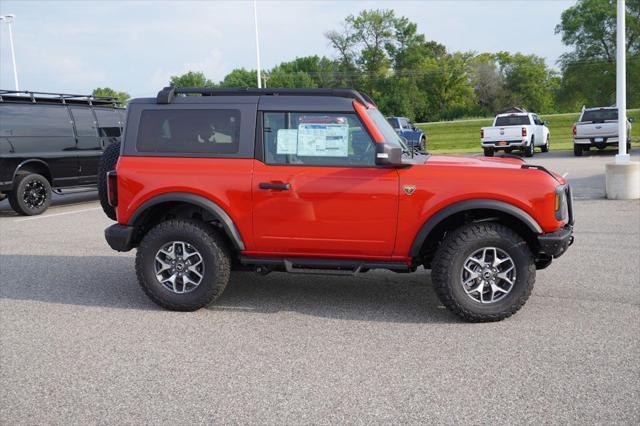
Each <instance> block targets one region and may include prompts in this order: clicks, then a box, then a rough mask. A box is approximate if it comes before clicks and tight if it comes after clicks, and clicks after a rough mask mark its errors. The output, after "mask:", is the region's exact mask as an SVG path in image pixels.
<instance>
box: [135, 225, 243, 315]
mask: <svg viewBox="0 0 640 426" xmlns="http://www.w3.org/2000/svg"><path fill="white" fill-rule="evenodd" d="M171 241H184V242H186V243H188V244H190V245H192V246H193V247H195V248H196V250H198V251H199V252H200V253H201V254H202V258H203V262H204V276H203V278H202V282H201V283H200V285H198V287H197V288H196V289H194V290H193V291H191V292H189V293H183V294H176V293H173V292H172V291H170V290H168V289H167V288H165V287H164V286H163V285H162V284H161V283H160V282H159V281H158V280H157V279H156V275H155V269H154V264H155V256H156V253H157V252H158V250H159V249H160V248H161V247H162V246H163V245H164V244H166V243H168V242H171ZM230 271H231V261H230V255H229V250H228V248H227V246H226V244H225V243H224V241H223V239H222V238H220V236H219V235H218V234H217V232H216V231H215V229H214V228H213V227H211V226H210V225H207V224H206V223H204V222H200V221H195V220H187V219H171V220H168V221H165V222H161V223H160V224H158V225H156V226H155V227H154V228H152V229H151V230H150V231H149V232H148V233H147V234H146V235H145V236H144V238H143V239H142V241H141V243H140V246H139V247H138V252H137V253H136V274H137V276H138V283H139V284H140V287H142V290H143V291H144V292H145V293H146V294H147V296H149V298H150V299H151V300H152V301H153V302H155V303H156V304H157V305H159V306H161V307H163V308H165V309H169V310H172V311H196V310H198V309H200V308H203V307H205V306H207V305H209V304H210V303H212V302H213V301H214V300H216V299H217V298H218V297H219V296H220V295H221V294H222V292H223V291H224V289H225V288H226V286H227V283H228V282H229V274H230Z"/></svg>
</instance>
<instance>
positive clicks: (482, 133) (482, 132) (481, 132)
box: [480, 129, 484, 138]
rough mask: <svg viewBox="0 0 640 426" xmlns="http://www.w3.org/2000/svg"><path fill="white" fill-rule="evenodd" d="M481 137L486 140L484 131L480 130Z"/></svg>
mask: <svg viewBox="0 0 640 426" xmlns="http://www.w3.org/2000/svg"><path fill="white" fill-rule="evenodd" d="M480 137H481V138H484V129H480Z"/></svg>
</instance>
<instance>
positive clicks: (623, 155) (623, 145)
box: [616, 0, 631, 163]
mask: <svg viewBox="0 0 640 426" xmlns="http://www.w3.org/2000/svg"><path fill="white" fill-rule="evenodd" d="M624 3H625V2H624V0H618V16H617V17H616V19H617V25H616V31H617V34H616V35H617V39H618V40H617V47H616V53H617V58H616V104H618V155H616V163H626V162H628V161H629V160H631V158H630V156H629V154H628V153H627V66H626V60H627V54H626V53H627V52H625V50H626V42H625V29H626V25H625V14H626V12H627V11H626V8H625V4H624Z"/></svg>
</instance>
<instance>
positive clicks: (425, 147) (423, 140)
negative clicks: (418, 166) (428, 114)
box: [420, 135, 427, 152]
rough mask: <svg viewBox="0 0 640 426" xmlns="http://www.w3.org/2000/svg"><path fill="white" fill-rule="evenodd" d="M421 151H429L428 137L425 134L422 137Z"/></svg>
mask: <svg viewBox="0 0 640 426" xmlns="http://www.w3.org/2000/svg"><path fill="white" fill-rule="evenodd" d="M420 152H427V137H426V136H424V135H423V136H422V137H421V138H420Z"/></svg>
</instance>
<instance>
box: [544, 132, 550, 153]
mask: <svg viewBox="0 0 640 426" xmlns="http://www.w3.org/2000/svg"><path fill="white" fill-rule="evenodd" d="M549 143H550V142H549V136H547V142H546V143H545V144H544V145H542V152H549Z"/></svg>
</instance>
